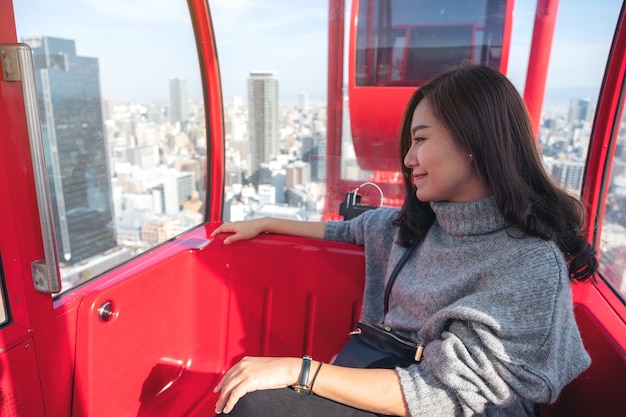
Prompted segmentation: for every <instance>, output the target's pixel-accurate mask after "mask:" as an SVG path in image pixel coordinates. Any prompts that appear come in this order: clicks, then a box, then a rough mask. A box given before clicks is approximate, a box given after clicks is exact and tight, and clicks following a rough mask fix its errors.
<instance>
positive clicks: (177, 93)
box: [170, 78, 189, 129]
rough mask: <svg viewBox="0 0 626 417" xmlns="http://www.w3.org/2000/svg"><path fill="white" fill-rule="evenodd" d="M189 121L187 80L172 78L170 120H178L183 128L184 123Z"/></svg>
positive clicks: (173, 121)
mask: <svg viewBox="0 0 626 417" xmlns="http://www.w3.org/2000/svg"><path fill="white" fill-rule="evenodd" d="M188 121H189V104H188V99H187V80H185V79H181V78H172V79H171V80H170V122H172V123H177V122H178V123H180V125H181V129H184V124H185V123H187V122H188Z"/></svg>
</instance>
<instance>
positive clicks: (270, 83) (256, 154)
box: [248, 71, 278, 175]
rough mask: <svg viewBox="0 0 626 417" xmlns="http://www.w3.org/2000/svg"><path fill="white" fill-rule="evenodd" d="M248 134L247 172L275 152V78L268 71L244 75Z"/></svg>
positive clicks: (265, 161) (276, 131)
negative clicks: (246, 80)
mask: <svg viewBox="0 0 626 417" xmlns="http://www.w3.org/2000/svg"><path fill="white" fill-rule="evenodd" d="M248 137H249V140H250V158H251V161H250V174H252V175H254V174H255V173H257V172H258V171H259V168H260V166H261V164H262V163H267V162H269V161H271V160H272V158H274V157H275V156H276V155H277V154H278V79H277V78H276V74H275V73H274V72H271V71H265V72H260V71H258V72H251V73H250V77H249V78H248Z"/></svg>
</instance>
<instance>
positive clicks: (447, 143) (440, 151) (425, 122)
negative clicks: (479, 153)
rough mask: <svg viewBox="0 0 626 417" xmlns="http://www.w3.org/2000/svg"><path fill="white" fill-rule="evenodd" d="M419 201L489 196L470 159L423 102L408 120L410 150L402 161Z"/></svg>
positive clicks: (426, 101)
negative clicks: (409, 173) (409, 172)
mask: <svg viewBox="0 0 626 417" xmlns="http://www.w3.org/2000/svg"><path fill="white" fill-rule="evenodd" d="M404 165H405V166H406V167H407V168H409V169H410V170H411V178H412V181H413V185H414V186H415V188H416V195H417V198H418V199H419V200H421V201H451V202H466V201H475V200H480V199H482V198H485V197H487V196H489V195H491V190H490V189H489V187H488V186H487V184H486V183H485V181H483V179H482V178H481V177H480V176H479V175H478V171H477V170H476V169H475V167H474V164H473V161H472V156H471V155H470V154H469V153H467V152H466V151H465V150H463V149H462V148H461V147H460V146H459V145H457V143H456V142H455V141H454V139H453V138H452V135H451V134H450V132H449V131H448V129H446V128H445V127H444V126H443V125H442V124H441V123H440V122H439V120H437V119H436V118H435V116H434V115H433V112H432V111H431V107H430V103H429V101H428V99H423V100H422V101H420V103H419V104H418V106H417V108H416V109H415V111H414V112H413V118H412V120H411V147H410V148H409V151H408V152H407V154H406V155H405V157H404Z"/></svg>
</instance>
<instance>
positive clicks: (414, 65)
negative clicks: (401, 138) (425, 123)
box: [354, 0, 505, 86]
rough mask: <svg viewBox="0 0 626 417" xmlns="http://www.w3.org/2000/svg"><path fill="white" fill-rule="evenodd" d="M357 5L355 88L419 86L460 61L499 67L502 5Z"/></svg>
mask: <svg viewBox="0 0 626 417" xmlns="http://www.w3.org/2000/svg"><path fill="white" fill-rule="evenodd" d="M360 4H361V7H360V8H359V15H358V23H357V38H358V39H357V51H356V61H357V64H356V70H355V74H354V76H355V77H356V85H359V86H370V85H420V84H422V83H424V82H425V81H428V80H429V79H430V78H431V77H433V76H434V75H435V74H437V73H438V72H440V71H442V70H443V69H444V68H446V67H447V66H452V65H458V64H461V63H462V62H473V63H483V64H490V65H493V66H495V67H499V65H500V53H501V51H502V36H503V31H504V11H505V7H504V3H502V2H500V1H493V0H491V1H487V0H468V1H464V2H462V3H459V2H457V1H449V0H444V1H438V2H433V1H428V0H420V1H415V0H393V1H389V0H377V1H373V2H366V1H363V2H361V3H360Z"/></svg>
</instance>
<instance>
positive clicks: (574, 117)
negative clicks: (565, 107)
mask: <svg viewBox="0 0 626 417" xmlns="http://www.w3.org/2000/svg"><path fill="white" fill-rule="evenodd" d="M590 103H591V102H590V101H589V99H580V98H573V99H571V100H570V102H569V115H568V122H569V123H570V124H574V123H577V122H580V121H586V120H587V118H588V117H589V111H590V109H591V104H590Z"/></svg>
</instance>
